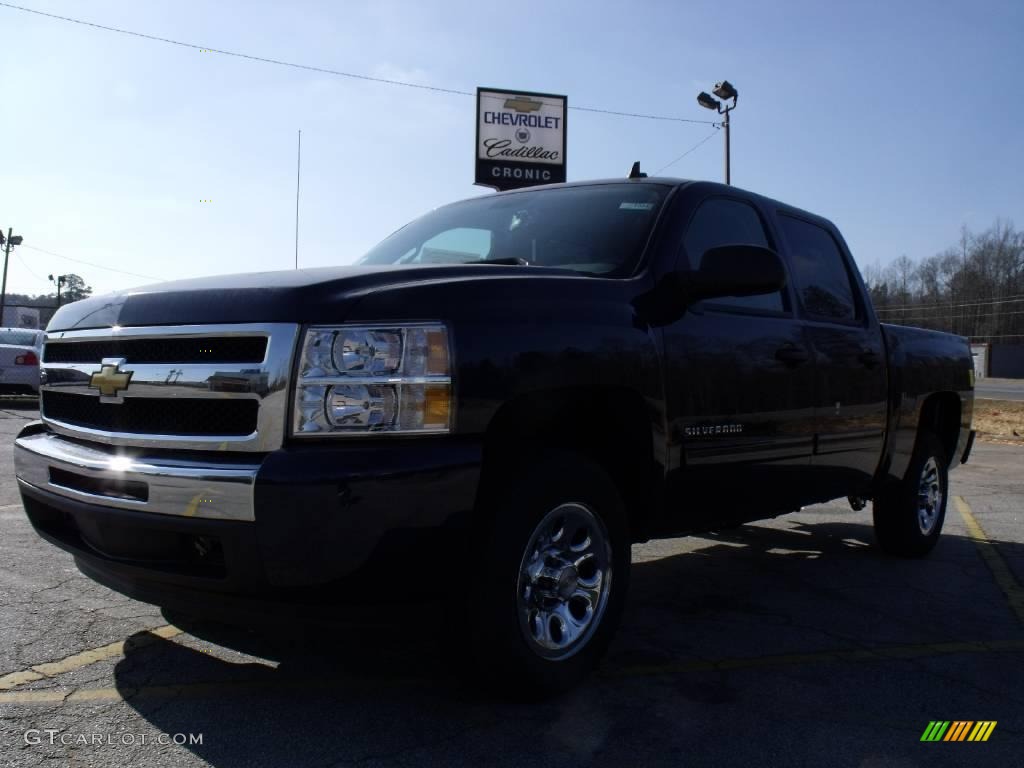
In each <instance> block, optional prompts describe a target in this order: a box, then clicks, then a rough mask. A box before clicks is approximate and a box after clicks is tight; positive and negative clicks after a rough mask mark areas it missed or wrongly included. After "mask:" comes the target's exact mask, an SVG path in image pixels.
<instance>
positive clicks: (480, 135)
mask: <svg viewBox="0 0 1024 768" xmlns="http://www.w3.org/2000/svg"><path fill="white" fill-rule="evenodd" d="M567 101H568V100H567V99H566V97H565V96H556V95H554V94H550V93H530V92H527V93H524V92H523V91H506V90H502V89H500V88H477V89H476V177H475V179H474V181H475V183H476V184H480V185H481V186H485V187H493V188H494V189H500V190H505V189H517V188H519V187H532V186H535V185H537V184H559V183H561V182H564V181H565V137H566V131H565V119H566V114H565V113H566V109H567V108H568V106H567Z"/></svg>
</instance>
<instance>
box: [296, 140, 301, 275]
mask: <svg viewBox="0 0 1024 768" xmlns="http://www.w3.org/2000/svg"><path fill="white" fill-rule="evenodd" d="M301 180H302V131H299V149H298V157H296V159H295V268H296V269H298V268H299V182H300V181H301Z"/></svg>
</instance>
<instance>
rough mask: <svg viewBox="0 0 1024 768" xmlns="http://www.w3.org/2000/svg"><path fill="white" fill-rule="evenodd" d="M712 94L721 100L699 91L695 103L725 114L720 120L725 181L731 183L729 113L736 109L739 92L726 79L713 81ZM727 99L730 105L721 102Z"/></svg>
mask: <svg viewBox="0 0 1024 768" xmlns="http://www.w3.org/2000/svg"><path fill="white" fill-rule="evenodd" d="M714 94H715V96H717V97H718V99H721V100H722V101H719V100H718V99H716V98H715V96H712V95H711V94H710V93H705V92H704V91H701V92H700V93H699V94H697V103H698V104H700V105H701V106H702V107H704V108H705V109H714V110H717V112H718V114H720V115H725V118H724V119H723V120H722V127H723V128H725V183H726V184H731V183H732V172H731V170H730V168H729V113H730V112H732V111H733V110H734V109H736V102H737V101H739V95H740V94H739V91H737V90H736V89H735V88H734V87H733V85H732V83H730V82H729V81H728V80H723V81H722V82H720V83H715V89H714ZM728 101H732V106H729V105H728V104H725V103H723V102H728Z"/></svg>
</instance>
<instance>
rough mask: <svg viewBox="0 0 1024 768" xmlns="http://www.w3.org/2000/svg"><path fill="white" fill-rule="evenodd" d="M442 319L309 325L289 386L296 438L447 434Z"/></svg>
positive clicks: (447, 390)
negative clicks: (416, 322)
mask: <svg viewBox="0 0 1024 768" xmlns="http://www.w3.org/2000/svg"><path fill="white" fill-rule="evenodd" d="M449 359H450V357H449V350H448V331H447V329H446V328H445V327H444V326H443V325H437V324H433V325H406V326H392V327H383V326H355V325H353V326H339V327H336V328H310V329H309V330H307V331H306V336H305V338H304V339H303V342H302V352H301V354H300V356H299V370H298V379H297V382H296V387H295V416H294V433H295V435H296V437H307V436H335V435H346V434H347V435H362V434H377V433H380V432H399V433H403V432H404V433H409V432H421V433H422V432H448V431H449V430H450V428H451V414H452V402H451V390H452V387H451V370H450V367H449Z"/></svg>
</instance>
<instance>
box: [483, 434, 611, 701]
mask: <svg viewBox="0 0 1024 768" xmlns="http://www.w3.org/2000/svg"><path fill="white" fill-rule="evenodd" d="M506 478H507V479H506V480H505V481H504V482H502V483H500V485H499V487H498V488H497V489H492V492H491V493H490V494H488V496H489V498H490V499H492V500H493V501H492V509H493V515H492V516H491V517H490V518H489V520H490V531H489V535H488V536H487V537H486V539H485V540H486V541H487V545H486V548H485V551H484V552H483V553H482V554H483V559H482V562H481V566H480V570H481V573H482V578H481V579H480V581H479V588H478V589H477V590H476V595H475V598H474V604H475V609H474V611H473V612H472V614H473V615H472V618H473V632H472V635H473V642H472V653H471V659H469V661H471V664H470V665H469V667H470V671H472V673H473V674H474V678H473V679H474V681H475V682H476V683H482V684H484V685H485V686H486V687H487V688H489V689H490V690H491V691H492V692H496V693H499V694H501V695H511V696H514V697H516V698H543V697H545V696H550V695H552V694H555V693H559V692H562V691H565V690H567V689H569V688H571V687H572V686H574V685H575V684H577V683H578V682H579V681H580V680H582V679H583V678H584V677H585V676H586V675H587V674H588V673H589V672H590V671H591V670H592V669H593V667H594V666H595V665H596V664H597V662H598V661H599V660H600V658H601V657H602V656H603V655H604V653H605V651H606V650H607V648H608V644H609V643H610V642H611V639H612V636H613V635H614V633H615V630H616V628H617V627H618V624H619V622H620V620H621V616H622V608H623V604H624V602H625V596H626V591H627V589H628V585H629V566H630V541H629V529H628V524H627V517H626V511H625V507H624V505H623V503H622V500H621V498H620V496H619V493H618V490H617V489H616V487H615V485H614V484H613V483H612V481H611V480H610V479H609V478H608V475H607V474H606V473H605V472H604V471H603V470H602V469H601V468H600V467H599V466H597V465H596V464H594V463H592V462H589V461H586V460H585V459H582V458H580V457H577V456H574V455H564V454H559V455H555V456H552V455H548V456H545V457H544V458H543V459H542V460H540V461H538V462H537V463H536V464H534V465H532V466H530V467H528V468H526V469H524V470H523V471H521V472H511V473H508V474H506ZM494 491H496V492H494ZM559 513H564V514H565V515H568V518H564V517H563V518H562V519H563V524H562V531H563V533H562V536H563V537H572V536H573V535H574V534H572V533H566V531H569V530H576V529H577V528H578V529H581V530H586V531H593V532H595V535H594V536H593V537H590V538H589V539H588V540H590V541H591V543H592V545H593V546H592V550H593V555H588V554H587V551H582V555H581V557H580V559H584V558H583V556H585V557H586V560H585V562H584V563H583V566H581V567H580V569H579V570H578V571H577V570H576V568H575V567H572V568H569V566H567V565H566V566H564V567H563V569H562V570H561V571H559V574H560V578H557V579H552V578H549V577H547V576H540V577H539V580H531V577H530V576H529V575H527V574H528V572H530V571H531V569H535V568H536V566H537V564H538V563H544V564H545V565H548V566H551V565H552V563H554V564H555V565H556V566H557V565H558V563H564V562H567V561H572V560H573V558H574V557H575V556H576V554H577V553H576V552H571V553H570V554H571V555H572V557H568V558H567V559H566V560H558V559H556V558H557V556H556V557H555V558H546V557H545V556H544V554H543V553H544V552H553V551H554V549H553V548H554V547H555V546H556V542H555V541H551V540H550V539H549V538H548V537H547V536H546V535H545V531H549V529H550V531H549V532H554V531H555V529H556V528H557V525H558V514H559ZM591 518H595V519H596V520H597V521H599V522H598V523H595V522H594V520H593V519H591ZM542 523H543V525H542ZM595 526H596V527H595ZM602 532H603V533H604V534H606V536H607V539H606V541H607V545H608V546H607V547H602V546H600V542H599V541H598V540H599V539H600V536H601V534H602ZM589 535H590V534H589V533H587V536H588V537H589ZM538 537H539V538H538ZM535 539H537V540H538V541H539V542H542V543H543V542H547V543H546V544H545V545H543V546H536V547H535V546H531V544H532V543H533V542H534V540H535ZM567 540H568V538H559V539H558V541H559V542H564V541H567ZM528 547H529V550H530V551H529V552H527V549H528ZM602 552H604V553H606V555H607V558H606V561H607V562H608V563H610V566H611V570H610V573H609V577H608V578H606V579H605V578H602V579H601V580H600V582H599V583H601V584H602V585H604V587H605V589H606V590H607V593H606V595H605V596H604V597H603V598H596V599H594V598H593V594H590V597H588V598H579V597H572V596H571V594H570V593H574V590H579V589H584V588H585V587H586V584H591V583H594V581H595V577H594V575H593V574H592V573H591V572H590V568H593V571H594V573H596V572H597V570H599V569H600V565H599V564H597V563H598V561H599V560H601V558H602V557H603V555H602V554H601V553H602ZM591 557H593V559H594V563H595V564H594V565H593V566H588V563H590V558H591ZM550 570H556V569H555V568H548V569H545V573H547V572H548V571H550ZM577 579H578V583H577ZM552 585H554V586H552ZM589 589H592V588H589ZM563 591H564V592H565V593H566V595H569V596H568V597H564V600H563V595H562V592H563ZM584 591H586V589H584ZM550 592H554V593H555V596H554V597H545V595H547V594H549V593H550ZM602 594H603V593H602ZM559 600H563V602H562V603H559V602H558V601H559ZM602 600H603V603H602ZM549 605H556V606H558V607H556V608H554V609H553V610H552V611H550V612H549V611H548V608H547V607H548V606H549ZM583 605H589V606H591V607H592V608H593V607H594V606H597V607H598V608H599V609H600V610H593V611H592V612H591V613H590V614H589V615H590V616H591V618H590V619H589V620H588V623H587V629H586V631H580V634H579V635H578V637H577V639H576V641H574V642H573V643H569V644H568V645H567V647H566V650H565V651H564V652H562V651H559V650H557V649H547V648H542V647H541V645H542V644H543V643H545V642H546V643H551V644H554V643H557V642H567V643H568V640H569V638H570V637H572V635H573V633H574V632H576V631H577V624H576V623H575V620H576V614H577V613H580V608H581V606H583ZM566 612H569V613H566ZM570 614H571V615H570ZM583 615H584V616H586V615H588V614H586V613H585V612H584V614H583ZM543 616H549V617H550V620H549V623H548V624H547V629H543V628H542V627H543V626H544V624H543V619H542V617H543ZM563 617H564V618H563ZM567 620H572V621H573V622H574V623H573V624H571V625H570V624H569V623H568V621H567ZM562 627H565V628H566V632H565V634H564V635H563V634H562V633H561V628H562Z"/></svg>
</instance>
